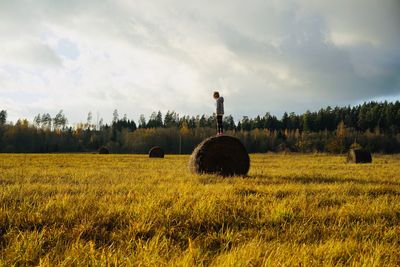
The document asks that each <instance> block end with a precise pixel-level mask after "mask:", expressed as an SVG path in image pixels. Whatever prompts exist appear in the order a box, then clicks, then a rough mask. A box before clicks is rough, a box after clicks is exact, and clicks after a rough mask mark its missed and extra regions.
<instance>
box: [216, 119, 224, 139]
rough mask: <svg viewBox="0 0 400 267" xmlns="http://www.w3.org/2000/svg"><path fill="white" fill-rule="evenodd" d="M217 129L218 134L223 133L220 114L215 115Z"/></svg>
mask: <svg viewBox="0 0 400 267" xmlns="http://www.w3.org/2000/svg"><path fill="white" fill-rule="evenodd" d="M217 131H218V134H223V132H224V130H223V127H222V115H218V116H217Z"/></svg>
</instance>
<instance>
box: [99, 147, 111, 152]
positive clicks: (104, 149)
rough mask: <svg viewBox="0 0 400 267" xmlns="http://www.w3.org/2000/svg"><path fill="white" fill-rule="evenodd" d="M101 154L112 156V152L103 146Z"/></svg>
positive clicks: (100, 149)
mask: <svg viewBox="0 0 400 267" xmlns="http://www.w3.org/2000/svg"><path fill="white" fill-rule="evenodd" d="M99 154H110V151H109V150H108V148H107V147H105V146H102V147H100V148H99Z"/></svg>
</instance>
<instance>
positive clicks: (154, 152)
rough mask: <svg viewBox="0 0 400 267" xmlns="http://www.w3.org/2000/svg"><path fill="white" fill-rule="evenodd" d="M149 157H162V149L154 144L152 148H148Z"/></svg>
mask: <svg viewBox="0 0 400 267" xmlns="http://www.w3.org/2000/svg"><path fill="white" fill-rule="evenodd" d="M149 157H150V158H164V150H163V149H162V148H161V147H159V146H155V147H153V148H152V149H150V151H149Z"/></svg>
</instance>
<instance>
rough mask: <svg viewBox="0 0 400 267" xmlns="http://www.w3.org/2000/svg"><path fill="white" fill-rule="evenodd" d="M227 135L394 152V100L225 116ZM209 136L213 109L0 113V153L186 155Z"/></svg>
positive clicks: (288, 146) (251, 145)
mask: <svg viewBox="0 0 400 267" xmlns="http://www.w3.org/2000/svg"><path fill="white" fill-rule="evenodd" d="M224 128H225V130H226V131H227V134H230V135H233V136H236V137H238V138H239V139H241V140H242V142H243V143H244V145H245V146H246V148H247V150H248V151H249V152H251V153H255V152H256V153H263V152H267V151H292V152H313V151H317V152H329V153H343V152H346V151H347V150H348V149H349V148H350V147H351V146H352V145H353V146H354V145H361V146H363V147H365V148H366V149H369V150H370V151H371V152H382V153H399V152H400V134H399V131H400V102H399V101H396V102H366V103H364V104H361V105H358V106H353V107H350V106H347V107H335V108H331V107H329V106H328V107H327V108H323V109H320V110H319V111H316V112H310V111H307V112H305V113H303V114H295V113H293V112H292V113H284V114H283V116H282V117H281V118H277V117H276V116H274V115H271V114H270V113H266V114H265V115H263V116H256V117H254V118H249V117H247V116H244V117H243V118H242V119H241V120H239V121H238V122H237V123H236V122H235V120H234V118H233V117H232V116H230V115H228V116H225V117H224ZM214 134H215V117H214V115H211V116H207V115H201V116H200V115H199V116H180V115H179V114H177V113H176V112H175V111H168V112H167V113H166V114H165V115H163V114H162V113H161V112H160V111H158V112H153V113H152V114H151V115H150V116H149V118H148V119H146V117H145V116H144V115H141V116H140V118H139V120H138V121H137V122H135V121H134V120H131V119H128V118H127V116H126V115H125V114H124V115H123V116H122V117H120V116H119V114H118V110H114V112H113V119H112V121H111V122H110V123H104V121H103V119H100V120H98V121H93V114H92V112H89V113H88V116H87V120H86V121H85V122H82V123H79V124H77V125H75V126H71V125H69V124H68V119H67V118H66V116H65V115H64V113H63V111H62V110H61V111H60V112H58V113H57V114H55V115H54V116H53V117H52V116H51V115H50V114H49V113H44V114H38V115H36V116H35V117H34V119H33V121H28V120H27V119H20V120H18V121H17V122H16V123H15V124H14V123H11V122H7V111H5V110H2V111H0V152H10V153H11V152H27V153H30V152H35V153H36V152H41V153H48V152H94V151H96V150H97V149H99V148H100V147H101V146H107V147H108V148H109V149H110V150H111V152H114V153H147V152H148V150H149V149H150V148H151V147H152V146H155V145H159V146H162V147H163V148H164V149H165V151H166V152H167V153H184V154H187V153H191V152H192V150H193V148H194V147H195V146H196V145H197V144H198V143H200V142H201V141H202V140H203V139H205V138H207V137H209V136H212V135H214Z"/></svg>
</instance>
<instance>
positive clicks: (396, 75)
mask: <svg viewBox="0 0 400 267" xmlns="http://www.w3.org/2000/svg"><path fill="white" fill-rule="evenodd" d="M0 19H1V23H0V109H7V110H8V114H9V119H10V120H14V121H15V120H16V119H17V118H28V119H29V120H32V119H33V117H34V116H35V115H36V114H37V113H39V112H40V113H43V112H49V113H50V114H52V115H54V114H56V113H57V112H58V111H59V110H60V109H63V110H64V113H65V114H66V115H67V117H68V118H69V121H70V122H71V123H74V122H78V121H84V120H85V119H86V116H87V113H88V112H89V111H92V112H93V114H94V117H96V115H97V113H99V116H100V117H103V118H104V119H105V120H106V121H109V120H111V116H112V111H113V110H114V109H118V111H119V113H120V114H121V115H122V114H124V113H126V114H127V115H128V117H129V118H133V119H135V120H137V118H138V117H139V115H140V114H142V113H143V114H145V115H146V117H148V115H149V114H150V113H151V112H152V111H155V110H161V111H163V112H165V111H167V110H175V111H177V112H178V113H180V114H190V115H196V114H204V113H212V111H213V108H214V106H213V99H212V98H211V95H212V92H213V91H214V89H215V88H218V89H219V90H220V91H221V92H222V94H223V95H224V97H225V102H226V107H225V109H226V112H227V113H230V114H233V115H234V116H235V118H237V119H239V118H241V117H242V116H244V115H248V116H254V115H256V114H264V113H265V112H267V111H269V112H271V113H273V114H276V115H278V116H280V115H282V113H283V112H284V111H294V112H304V111H305V110H307V109H310V110H316V109H319V108H320V107H325V106H327V105H332V106H336V105H354V104H358V103H360V102H362V101H366V100H374V99H377V100H385V99H387V100H391V101H392V100H397V99H399V98H400V1H399V0H337V1H321V0H250V1H239V0H218V1H209V0H203V1H191V0H137V1H135V0H131V1H128V0H69V1H64V0H58V1H55V0H36V1H33V0H0Z"/></svg>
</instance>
